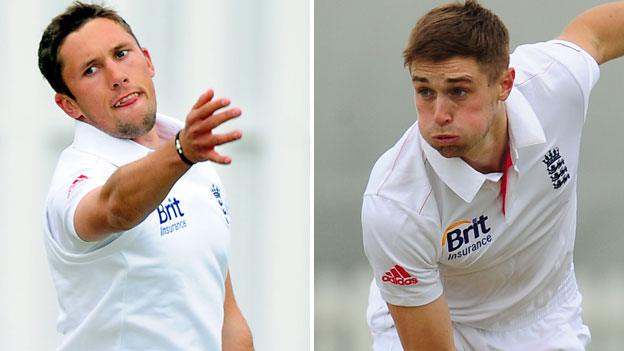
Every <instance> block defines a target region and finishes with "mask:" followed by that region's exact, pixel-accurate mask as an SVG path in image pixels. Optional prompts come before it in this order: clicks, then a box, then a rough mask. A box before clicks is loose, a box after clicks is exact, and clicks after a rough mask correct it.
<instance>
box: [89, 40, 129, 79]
mask: <svg viewBox="0 0 624 351" xmlns="http://www.w3.org/2000/svg"><path fill="white" fill-rule="evenodd" d="M129 45H130V42H125V41H124V42H121V43H119V44H117V45H115V47H114V48H113V49H112V50H111V51H110V52H111V53H115V52H117V51H119V50H121V48H123V47H127V46H129ZM98 61H99V58H97V57H96V58H94V59H91V60H89V61H87V62H85V63H83V64H82V65H80V71H81V72H82V71H84V70H85V69H87V67H90V66H91V65H93V64H94V63H96V62H98Z"/></svg>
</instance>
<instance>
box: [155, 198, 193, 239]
mask: <svg viewBox="0 0 624 351" xmlns="http://www.w3.org/2000/svg"><path fill="white" fill-rule="evenodd" d="M180 204H181V202H180V200H178V199H176V198H175V197H173V198H168V199H167V201H165V202H163V203H161V204H160V205H158V208H157V209H156V210H157V211H158V219H159V220H160V236H165V235H169V234H171V233H173V232H176V231H178V230H180V229H182V228H186V219H184V218H183V217H184V212H183V211H182V207H180Z"/></svg>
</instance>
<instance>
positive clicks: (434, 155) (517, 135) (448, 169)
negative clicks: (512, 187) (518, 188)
mask: <svg viewBox="0 0 624 351" xmlns="http://www.w3.org/2000/svg"><path fill="white" fill-rule="evenodd" d="M505 107H506V109H507V121H508V130H509V135H510V137H509V139H510V149H511V150H512V162H513V166H514V169H515V170H516V171H519V168H518V166H517V165H518V162H517V160H518V156H519V149H521V148H524V147H527V146H531V145H536V144H540V143H544V142H546V136H545V135H544V130H543V129H542V126H541V124H540V122H539V120H538V119H537V116H536V115H535V112H534V111H533V108H532V107H531V105H530V104H529V102H528V101H527V100H526V98H525V97H524V96H523V95H522V93H521V92H520V91H519V90H518V89H516V88H514V89H512V90H511V93H510V95H509V97H508V98H507V101H506V102H505ZM420 143H421V145H422V148H423V151H424V153H425V157H426V158H427V160H428V161H429V163H430V164H431V167H432V168H433V170H434V171H435V173H436V174H437V175H438V177H440V179H441V180H442V181H443V182H444V183H445V184H446V185H447V186H448V187H449V188H451V190H453V191H454V192H455V194H457V195H458V196H459V197H460V198H462V199H463V200H464V201H466V202H468V203H470V202H472V200H473V199H474V197H475V196H476V195H477V192H479V189H481V186H482V185H483V183H484V182H485V181H486V180H491V181H498V180H499V179H500V177H501V175H502V173H490V174H483V173H480V172H477V171H476V170H475V169H474V168H472V167H470V165H468V164H467V163H466V162H464V160H462V159H461V158H459V157H452V158H446V157H444V156H442V155H440V153H439V152H438V151H437V150H435V149H434V148H433V147H431V145H429V143H427V141H425V139H423V137H422V135H421V136H420Z"/></svg>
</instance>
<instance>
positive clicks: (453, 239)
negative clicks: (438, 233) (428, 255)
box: [442, 215, 493, 261]
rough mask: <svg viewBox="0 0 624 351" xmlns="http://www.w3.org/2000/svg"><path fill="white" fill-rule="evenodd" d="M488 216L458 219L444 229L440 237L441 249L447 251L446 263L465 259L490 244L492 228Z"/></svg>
mask: <svg viewBox="0 0 624 351" xmlns="http://www.w3.org/2000/svg"><path fill="white" fill-rule="evenodd" d="M487 220H488V216H485V215H480V216H479V217H474V218H473V219H472V220H470V219H459V220H457V221H455V222H453V223H452V224H451V225H449V226H448V227H446V230H445V231H444V234H443V235H442V248H444V247H445V246H446V247H447V249H448V261H452V260H455V259H460V258H462V257H466V256H468V255H470V254H472V253H475V252H477V251H479V250H481V249H482V248H483V247H485V246H488V245H490V244H491V243H492V240H493V238H492V234H493V233H492V228H491V227H490V226H489V225H488V223H487Z"/></svg>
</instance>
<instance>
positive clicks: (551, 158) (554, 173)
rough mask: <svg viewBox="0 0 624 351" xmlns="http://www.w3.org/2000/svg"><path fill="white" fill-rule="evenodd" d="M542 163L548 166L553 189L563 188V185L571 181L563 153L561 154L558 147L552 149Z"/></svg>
mask: <svg viewBox="0 0 624 351" xmlns="http://www.w3.org/2000/svg"><path fill="white" fill-rule="evenodd" d="M542 162H544V164H545V165H546V170H547V171H548V175H549V176H550V181H551V182H552V185H553V188H555V189H559V188H561V187H562V186H563V184H565V183H566V182H567V181H568V179H570V174H569V173H568V167H567V166H566V165H565V161H564V159H563V157H561V153H559V148H558V147H557V146H555V147H553V148H552V149H550V150H549V151H548V152H547V153H546V155H544V159H543V160H542Z"/></svg>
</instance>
